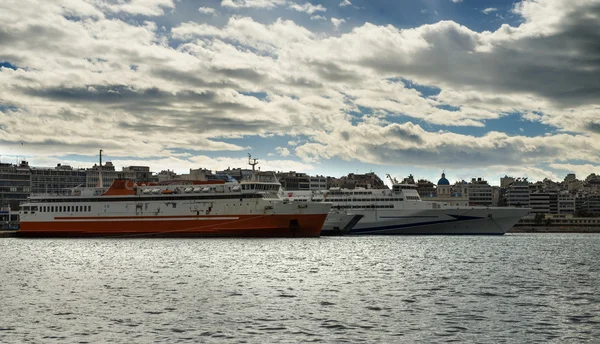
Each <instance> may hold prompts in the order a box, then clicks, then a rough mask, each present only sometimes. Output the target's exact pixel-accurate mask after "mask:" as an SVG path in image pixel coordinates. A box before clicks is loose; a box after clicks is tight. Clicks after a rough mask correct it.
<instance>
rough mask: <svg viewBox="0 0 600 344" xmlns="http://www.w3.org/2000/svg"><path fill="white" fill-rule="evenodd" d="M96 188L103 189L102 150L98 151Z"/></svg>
mask: <svg viewBox="0 0 600 344" xmlns="http://www.w3.org/2000/svg"><path fill="white" fill-rule="evenodd" d="M97 185H98V187H100V188H102V187H104V185H103V183H102V149H101V150H100V166H98V184H97Z"/></svg>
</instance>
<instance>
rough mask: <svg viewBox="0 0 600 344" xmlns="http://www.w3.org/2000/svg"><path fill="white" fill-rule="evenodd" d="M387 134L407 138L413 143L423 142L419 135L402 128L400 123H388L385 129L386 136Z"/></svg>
mask: <svg viewBox="0 0 600 344" xmlns="http://www.w3.org/2000/svg"><path fill="white" fill-rule="evenodd" d="M387 135H389V136H390V137H393V138H400V139H402V140H408V141H410V142H413V143H423V139H422V138H421V137H420V136H419V135H417V134H415V133H412V132H410V131H409V130H407V129H404V128H402V127H401V126H400V125H390V126H389V127H388V128H387V130H386V136H387Z"/></svg>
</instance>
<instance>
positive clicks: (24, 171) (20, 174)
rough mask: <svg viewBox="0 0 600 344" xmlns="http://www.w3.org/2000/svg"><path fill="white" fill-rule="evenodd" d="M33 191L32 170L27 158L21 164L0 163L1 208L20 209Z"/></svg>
mask: <svg viewBox="0 0 600 344" xmlns="http://www.w3.org/2000/svg"><path fill="white" fill-rule="evenodd" d="M30 192H31V170H30V168H29V163H28V162H27V161H25V160H23V161H21V163H20V164H18V165H15V164H10V163H0V209H10V210H12V211H17V210H19V204H20V203H21V202H24V201H26V200H27V197H29V194H30Z"/></svg>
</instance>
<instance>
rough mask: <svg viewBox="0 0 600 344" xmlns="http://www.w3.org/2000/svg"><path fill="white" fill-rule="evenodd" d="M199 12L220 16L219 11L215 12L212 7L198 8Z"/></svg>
mask: <svg viewBox="0 0 600 344" xmlns="http://www.w3.org/2000/svg"><path fill="white" fill-rule="evenodd" d="M198 11H199V12H200V13H204V14H210V15H213V16H214V15H217V14H218V12H217V10H215V9H214V8H212V7H200V8H198Z"/></svg>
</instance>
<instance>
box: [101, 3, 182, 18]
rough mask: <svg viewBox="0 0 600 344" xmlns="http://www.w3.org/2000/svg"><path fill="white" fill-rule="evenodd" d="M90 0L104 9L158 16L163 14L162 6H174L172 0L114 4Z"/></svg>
mask: <svg viewBox="0 0 600 344" xmlns="http://www.w3.org/2000/svg"><path fill="white" fill-rule="evenodd" d="M92 1H93V2H92V3H94V4H95V5H96V6H98V7H99V8H101V9H103V10H105V11H110V12H123V13H128V14H134V15H145V16H160V15H163V14H164V8H172V9H174V8H175V4H174V3H173V0H124V1H119V2H117V3H116V4H112V3H106V2H103V1H98V0H92Z"/></svg>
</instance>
